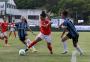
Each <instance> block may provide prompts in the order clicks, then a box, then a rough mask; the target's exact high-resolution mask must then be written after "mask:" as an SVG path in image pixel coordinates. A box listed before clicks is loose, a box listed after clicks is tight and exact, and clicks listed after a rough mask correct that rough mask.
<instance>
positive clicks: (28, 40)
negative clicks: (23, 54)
mask: <svg viewBox="0 0 90 62" xmlns="http://www.w3.org/2000/svg"><path fill="white" fill-rule="evenodd" d="M26 43H27V46H29V45H30V44H31V40H30V39H27V40H26ZM32 49H33V50H35V47H34V46H32Z"/></svg>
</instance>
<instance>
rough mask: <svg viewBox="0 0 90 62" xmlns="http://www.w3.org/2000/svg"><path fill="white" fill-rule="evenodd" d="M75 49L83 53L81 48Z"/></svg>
mask: <svg viewBox="0 0 90 62" xmlns="http://www.w3.org/2000/svg"><path fill="white" fill-rule="evenodd" d="M75 48H76V50H77V51H78V52H80V53H83V51H82V49H81V48H80V47H79V46H77V47H75Z"/></svg>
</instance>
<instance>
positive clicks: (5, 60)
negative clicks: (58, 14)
mask: <svg viewBox="0 0 90 62" xmlns="http://www.w3.org/2000/svg"><path fill="white" fill-rule="evenodd" d="M35 33H36V34H38V32H35ZM29 34H30V33H29ZM60 34H61V32H53V33H52V45H53V52H54V54H53V55H50V54H49V51H48V49H47V46H46V42H44V41H41V42H39V43H38V44H37V45H36V46H35V47H36V48H37V50H38V52H37V53H32V52H29V53H28V54H27V55H26V56H19V54H18V51H19V49H21V48H24V45H23V44H22V43H21V42H20V41H19V39H18V38H16V39H13V38H14V36H13V35H12V36H11V37H10V38H9V44H10V45H11V46H10V47H2V46H3V43H4V42H3V41H2V40H0V62H71V56H72V51H74V48H73V46H72V42H71V40H68V49H69V52H68V54H65V55H63V54H61V52H63V47H62V44H61V42H60V40H61V39H60ZM29 38H30V39H31V40H33V39H34V38H35V36H33V35H32V34H30V35H29ZM79 44H80V46H81V48H82V49H83V51H84V56H80V55H79V54H77V62H90V47H89V46H90V32H80V38H79Z"/></svg>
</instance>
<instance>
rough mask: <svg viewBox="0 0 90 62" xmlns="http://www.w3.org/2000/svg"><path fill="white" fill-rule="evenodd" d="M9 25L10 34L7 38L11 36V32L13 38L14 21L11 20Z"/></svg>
mask: <svg viewBox="0 0 90 62" xmlns="http://www.w3.org/2000/svg"><path fill="white" fill-rule="evenodd" d="M9 25H10V33H9V37H10V36H11V34H12V32H14V36H15V37H16V32H15V23H14V20H13V21H12V22H11V23H10V24H9Z"/></svg>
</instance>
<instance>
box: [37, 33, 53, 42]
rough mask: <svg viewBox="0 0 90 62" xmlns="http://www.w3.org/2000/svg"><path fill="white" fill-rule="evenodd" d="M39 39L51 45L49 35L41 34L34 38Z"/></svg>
mask: <svg viewBox="0 0 90 62" xmlns="http://www.w3.org/2000/svg"><path fill="white" fill-rule="evenodd" d="M38 37H40V38H41V39H44V40H45V41H46V42H48V43H51V42H52V40H51V35H44V34H42V33H41V32H40V33H39V34H38V35H37V36H36V38H38Z"/></svg>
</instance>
